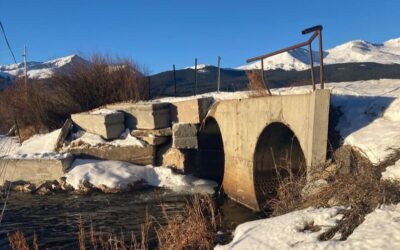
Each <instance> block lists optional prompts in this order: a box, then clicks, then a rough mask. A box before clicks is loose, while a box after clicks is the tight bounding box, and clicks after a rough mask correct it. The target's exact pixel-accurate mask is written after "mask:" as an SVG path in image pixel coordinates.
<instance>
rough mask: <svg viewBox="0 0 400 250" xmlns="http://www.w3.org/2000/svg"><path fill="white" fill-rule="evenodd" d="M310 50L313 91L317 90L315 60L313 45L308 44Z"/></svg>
mask: <svg viewBox="0 0 400 250" xmlns="http://www.w3.org/2000/svg"><path fill="white" fill-rule="evenodd" d="M308 50H309V51H310V70H311V81H312V87H313V90H315V79H314V58H313V52H312V47H311V43H309V44H308Z"/></svg>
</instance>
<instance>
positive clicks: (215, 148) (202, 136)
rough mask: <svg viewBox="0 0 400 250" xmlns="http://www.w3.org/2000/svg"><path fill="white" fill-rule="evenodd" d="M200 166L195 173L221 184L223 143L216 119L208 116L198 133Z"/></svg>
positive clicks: (223, 156) (223, 161)
mask: <svg viewBox="0 0 400 250" xmlns="http://www.w3.org/2000/svg"><path fill="white" fill-rule="evenodd" d="M199 153H200V168H199V169H198V170H197V175H198V176H200V177H202V178H207V179H211V180H214V181H216V182H218V184H220V185H221V184H222V180H223V178H224V164H225V155H224V144H223V141H222V135H221V131H220V128H219V126H218V123H217V121H216V120H215V119H214V118H212V117H209V118H207V119H206V121H205V123H204V125H203V126H202V128H201V129H200V133H199Z"/></svg>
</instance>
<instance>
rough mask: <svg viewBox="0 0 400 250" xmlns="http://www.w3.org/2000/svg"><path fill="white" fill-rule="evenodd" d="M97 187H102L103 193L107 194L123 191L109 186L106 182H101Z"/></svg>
mask: <svg viewBox="0 0 400 250" xmlns="http://www.w3.org/2000/svg"><path fill="white" fill-rule="evenodd" d="M97 188H98V189H100V190H101V191H102V192H103V193H106V194H116V193H120V192H121V190H120V189H117V188H109V187H107V186H106V185H104V184H100V185H99V186H98V187H97Z"/></svg>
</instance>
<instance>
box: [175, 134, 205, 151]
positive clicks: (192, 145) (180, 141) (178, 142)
mask: <svg viewBox="0 0 400 250" xmlns="http://www.w3.org/2000/svg"><path fill="white" fill-rule="evenodd" d="M172 147H173V148H180V149H197V148H198V147H199V145H198V142H197V137H196V136H193V137H173V139H172Z"/></svg>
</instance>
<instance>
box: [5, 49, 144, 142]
mask: <svg viewBox="0 0 400 250" xmlns="http://www.w3.org/2000/svg"><path fill="white" fill-rule="evenodd" d="M147 88H148V86H147V82H146V81H145V78H144V76H143V74H142V73H141V72H140V71H139V70H138V68H137V67H136V66H135V64H133V63H131V62H130V61H128V60H112V59H110V58H107V57H101V56H98V55H97V56H93V58H92V59H91V60H90V63H83V62H82V63H77V64H74V65H72V66H71V67H70V68H69V69H68V70H65V71H62V72H56V73H55V74H54V75H53V77H52V78H49V79H45V80H30V81H29V85H28V87H27V89H26V88H25V85H24V81H23V80H22V79H18V80H17V82H16V84H15V86H14V87H12V88H8V89H6V90H4V91H3V92H1V93H0V120H1V121H2V122H1V124H0V132H1V133H4V132H6V131H7V130H8V129H9V128H10V127H11V126H13V125H14V124H15V122H17V123H18V125H19V127H20V128H21V131H22V132H21V134H22V135H23V139H25V138H27V137H29V136H30V135H32V134H33V133H38V132H42V131H43V132H45V131H48V130H52V129H55V128H58V127H60V126H61V125H62V124H63V122H64V121H65V119H67V118H68V117H69V116H70V114H72V113H77V112H82V111H87V110H90V109H93V108H96V107H100V106H102V105H105V104H109V103H114V102H121V101H138V100H142V99H146V98H147V94H148V91H147Z"/></svg>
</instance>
